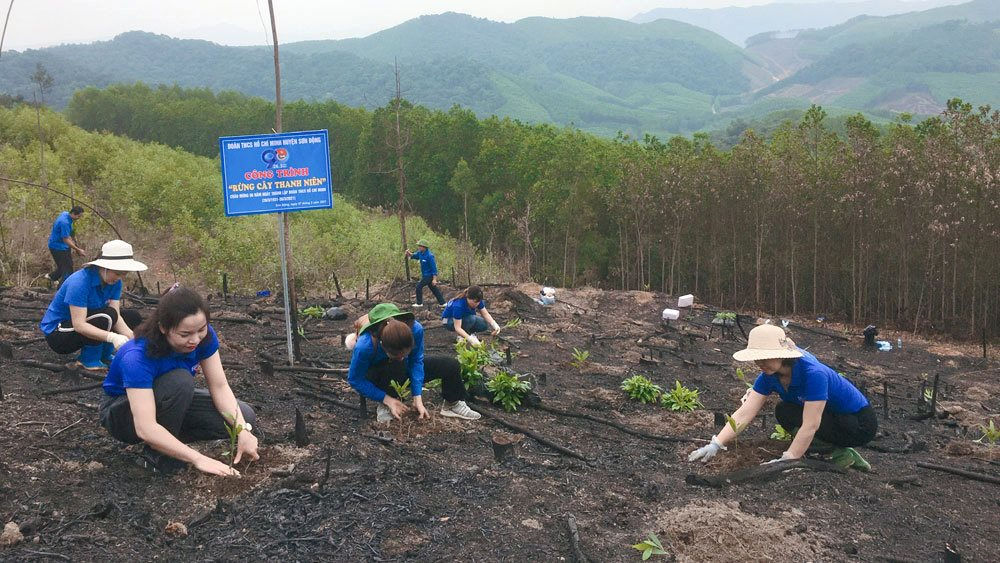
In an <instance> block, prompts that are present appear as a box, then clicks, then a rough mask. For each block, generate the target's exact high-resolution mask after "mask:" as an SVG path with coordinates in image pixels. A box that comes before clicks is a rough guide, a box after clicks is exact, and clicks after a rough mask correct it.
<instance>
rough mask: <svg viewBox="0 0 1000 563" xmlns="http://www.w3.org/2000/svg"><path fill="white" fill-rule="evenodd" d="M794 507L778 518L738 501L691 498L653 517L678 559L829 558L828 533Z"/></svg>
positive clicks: (809, 559)
mask: <svg viewBox="0 0 1000 563" xmlns="http://www.w3.org/2000/svg"><path fill="white" fill-rule="evenodd" d="M805 522H806V517H805V514H803V513H802V512H800V511H799V510H796V509H792V510H790V511H787V512H784V513H782V514H780V515H779V517H778V518H771V517H767V516H755V515H753V514H749V513H747V512H744V511H743V510H741V509H740V503H738V502H736V501H715V500H694V501H692V502H690V503H688V504H686V505H684V506H682V507H681V508H677V509H672V510H669V511H667V512H666V513H665V514H663V515H661V516H660V517H659V519H657V525H658V526H659V529H661V530H665V532H664V533H663V534H662V535H661V536H660V541H661V542H662V543H663V547H664V548H665V549H666V550H667V551H668V552H669V553H671V554H673V555H674V556H676V558H677V561H822V560H830V559H831V555H830V552H829V550H828V549H827V548H826V545H828V544H829V543H830V538H828V537H827V536H825V535H823V534H819V533H817V532H815V531H812V530H810V529H809V527H808V526H807V525H806V524H805Z"/></svg>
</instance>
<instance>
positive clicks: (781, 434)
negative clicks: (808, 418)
mask: <svg viewBox="0 0 1000 563" xmlns="http://www.w3.org/2000/svg"><path fill="white" fill-rule="evenodd" d="M794 437H795V434H792V433H791V432H789V431H787V430H785V427H784V426H782V425H780V424H775V425H774V432H772V433H771V439H772V440H780V441H782V442H791V441H792V438H794Z"/></svg>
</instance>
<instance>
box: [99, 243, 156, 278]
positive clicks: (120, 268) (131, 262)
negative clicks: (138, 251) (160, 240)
mask: <svg viewBox="0 0 1000 563" xmlns="http://www.w3.org/2000/svg"><path fill="white" fill-rule="evenodd" d="M84 266H100V267H101V268H107V269H109V270H114V271H116V272H145V271H146V270H147V268H146V265H145V264H143V263H142V262H139V261H138V260H136V259H135V258H133V255H132V245H131V244H129V243H127V242H125V241H123V240H117V239H116V240H109V241H108V242H106V243H104V246H102V247H101V255H100V256H98V257H97V259H95V260H92V261H90V262H87V263H86V264H84Z"/></svg>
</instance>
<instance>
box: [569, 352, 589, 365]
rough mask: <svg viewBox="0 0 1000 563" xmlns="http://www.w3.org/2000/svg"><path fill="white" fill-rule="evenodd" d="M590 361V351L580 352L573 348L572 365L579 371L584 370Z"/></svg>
mask: <svg viewBox="0 0 1000 563" xmlns="http://www.w3.org/2000/svg"><path fill="white" fill-rule="evenodd" d="M588 359H590V351H589V350H580V349H577V348H573V361H571V362H570V363H571V364H573V366H574V367H575V368H577V369H581V368H583V366H585V365H586V364H587V360H588Z"/></svg>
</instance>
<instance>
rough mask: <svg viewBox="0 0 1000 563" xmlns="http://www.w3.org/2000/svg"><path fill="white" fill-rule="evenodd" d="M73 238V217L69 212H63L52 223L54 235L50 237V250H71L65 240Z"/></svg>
mask: <svg viewBox="0 0 1000 563" xmlns="http://www.w3.org/2000/svg"><path fill="white" fill-rule="evenodd" d="M71 236H73V217H71V216H70V214H69V211H63V212H62V213H60V214H59V216H58V217H56V220H55V222H54V223H52V234H50V235H49V248H51V249H52V250H69V245H68V244H66V243H65V242H63V239H64V238H69V237H71Z"/></svg>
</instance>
